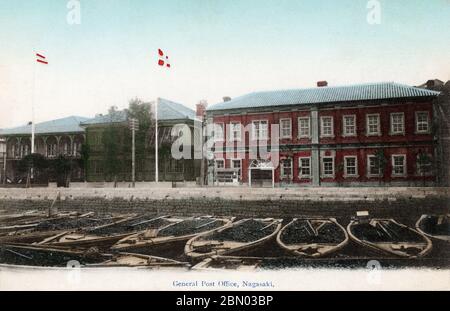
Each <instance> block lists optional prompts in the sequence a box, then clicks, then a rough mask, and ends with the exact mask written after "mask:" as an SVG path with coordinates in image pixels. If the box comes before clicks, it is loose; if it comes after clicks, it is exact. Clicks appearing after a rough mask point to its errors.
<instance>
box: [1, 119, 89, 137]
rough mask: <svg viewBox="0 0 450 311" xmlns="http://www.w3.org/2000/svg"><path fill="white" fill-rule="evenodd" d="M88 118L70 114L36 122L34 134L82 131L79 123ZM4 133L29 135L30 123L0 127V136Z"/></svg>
mask: <svg viewBox="0 0 450 311" xmlns="http://www.w3.org/2000/svg"><path fill="white" fill-rule="evenodd" d="M86 120H88V118H85V117H78V116H70V117H66V118H62V119H56V120H52V121H47V122H41V123H36V127H35V133H36V134H61V133H83V132H84V129H83V128H82V127H80V123H81V122H83V121H86ZM2 135H3V136H4V135H31V124H27V125H24V126H18V127H13V128H6V129H0V136H2Z"/></svg>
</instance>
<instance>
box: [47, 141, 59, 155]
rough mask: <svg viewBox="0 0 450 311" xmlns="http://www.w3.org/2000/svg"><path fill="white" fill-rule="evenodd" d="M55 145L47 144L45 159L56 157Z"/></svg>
mask: <svg viewBox="0 0 450 311" xmlns="http://www.w3.org/2000/svg"><path fill="white" fill-rule="evenodd" d="M56 149H57V145H56V144H52V143H50V144H47V157H50V158H51V157H56V153H57V151H56Z"/></svg>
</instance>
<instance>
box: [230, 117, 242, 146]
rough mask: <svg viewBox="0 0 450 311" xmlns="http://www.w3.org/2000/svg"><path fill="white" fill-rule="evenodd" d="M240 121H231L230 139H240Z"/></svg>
mask: <svg viewBox="0 0 450 311" xmlns="http://www.w3.org/2000/svg"><path fill="white" fill-rule="evenodd" d="M241 135H242V132H241V123H239V122H231V123H230V141H240V140H241Z"/></svg>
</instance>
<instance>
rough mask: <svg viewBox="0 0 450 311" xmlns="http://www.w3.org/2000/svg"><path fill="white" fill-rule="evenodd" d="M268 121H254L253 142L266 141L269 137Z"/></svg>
mask: <svg viewBox="0 0 450 311" xmlns="http://www.w3.org/2000/svg"><path fill="white" fill-rule="evenodd" d="M267 129H268V122H267V121H253V123H252V138H253V140H265V139H267V135H268V133H267V132H268V131H267Z"/></svg>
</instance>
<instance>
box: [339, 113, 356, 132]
mask: <svg viewBox="0 0 450 311" xmlns="http://www.w3.org/2000/svg"><path fill="white" fill-rule="evenodd" d="M346 118H352V119H353V128H354V132H353V133H347V124H346V123H345V120H346ZM357 131H358V128H357V125H356V115H355V114H348V115H344V116H342V136H343V137H355V136H357Z"/></svg>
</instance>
